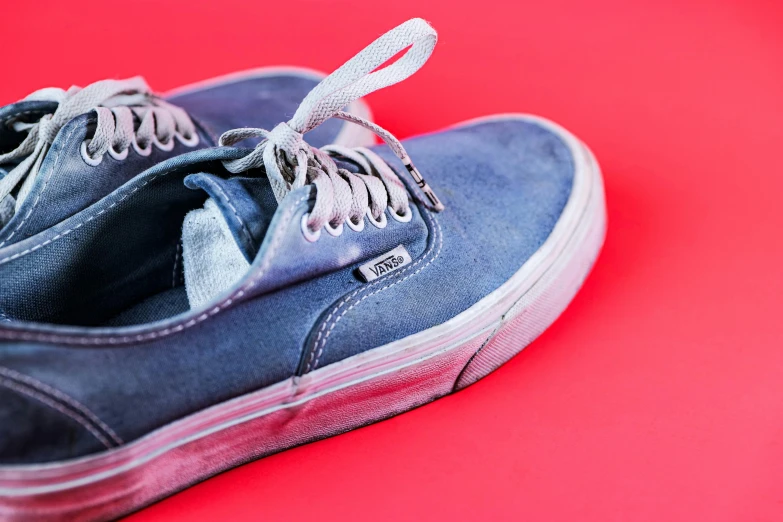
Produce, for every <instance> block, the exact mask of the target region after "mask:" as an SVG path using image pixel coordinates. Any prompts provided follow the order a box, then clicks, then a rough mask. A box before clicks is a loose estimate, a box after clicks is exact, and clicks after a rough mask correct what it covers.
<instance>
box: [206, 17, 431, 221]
mask: <svg viewBox="0 0 783 522" xmlns="http://www.w3.org/2000/svg"><path fill="white" fill-rule="evenodd" d="M436 42H437V33H436V32H435V30H434V29H433V28H432V27H431V26H430V25H429V24H428V23H427V22H425V21H424V20H422V19H420V18H414V19H412V20H408V21H407V22H405V23H403V24H401V25H399V26H397V27H395V28H394V29H392V30H391V31H389V32H387V33H385V34H384V35H382V36H380V37H379V38H378V39H377V40H375V41H374V42H372V43H371V44H370V45H369V46H367V47H366V48H365V49H364V50H362V51H361V52H360V53H359V54H357V55H356V56H354V57H353V58H351V59H350V60H348V61H347V62H346V63H345V64H343V65H342V66H341V67H340V68H339V69H337V70H336V71H335V72H333V73H332V74H330V75H329V76H328V77H326V78H325V79H324V80H323V81H322V82H321V83H319V84H318V85H317V86H316V87H315V88H313V90H312V91H310V93H309V94H308V95H307V96H306V97H305V99H304V100H303V101H302V103H301V104H300V105H299V108H298V109H297V111H296V113H295V114H294V116H293V118H291V120H289V121H288V122H284V123H280V124H278V125H277V126H276V127H275V128H274V129H272V130H271V131H268V130H265V129H255V128H243V129H234V130H231V131H228V132H226V133H224V134H223V135H222V136H221V137H220V144H221V145H231V144H234V143H237V142H239V141H241V140H243V139H246V138H252V137H261V138H263V140H262V141H261V142H260V143H259V144H258V145H257V146H256V148H255V149H254V150H253V151H252V152H250V153H249V154H248V155H247V156H244V157H242V158H239V159H237V160H232V161H226V162H224V165H225V167H226V169H227V170H228V171H230V172H233V173H239V172H244V171H246V170H250V169H253V168H260V167H264V168H265V170H266V173H267V176H268V178H269V181H270V184H271V185H272V190H273V192H274V194H275V197H276V198H277V201H278V202H280V201H282V199H283V198H285V196H286V195H287V194H288V193H289V192H290V191H292V190H294V189H297V188H300V187H302V186H304V185H305V184H313V185H315V186H316V191H317V193H316V198H315V204H314V205H313V209H312V210H311V211H310V215H309V217H308V219H307V226H308V228H309V229H310V230H311V231H319V230H320V229H321V227H322V226H324V225H325V224H327V223H328V224H329V225H330V226H332V227H338V226H339V225H341V224H343V223H344V222H345V221H346V220H348V219H350V220H351V222H352V223H354V224H358V222H359V221H361V219H363V217H364V215H365V214H367V213H369V214H371V216H372V217H373V218H374V219H376V220H378V219H379V218H380V217H381V214H382V213H383V212H384V211H385V210H386V207H387V206H388V207H391V209H392V211H394V212H396V213H397V214H398V215H404V214H407V212H408V210H409V202H408V197H407V192H406V190H405V187H404V185H403V183H402V181H401V180H400V179H399V178H398V177H397V175H396V174H395V172H394V171H393V170H392V169H391V167H389V166H388V165H387V164H386V162H385V161H383V159H381V158H380V157H379V156H378V155H377V154H375V153H374V152H372V151H371V150H369V149H365V148H361V147H359V148H355V149H348V148H345V147H340V146H336V145H330V146H326V147H323V148H321V149H317V148H314V147H311V146H310V145H308V144H307V142H306V141H305V140H304V138H303V134H305V133H306V132H308V131H310V130H312V129H314V128H316V127H317V126H318V125H320V124H321V123H323V122H324V121H326V120H327V119H329V118H332V117H335V118H340V119H342V120H345V121H348V122H351V123H355V124H357V125H361V126H362V127H365V128H367V129H369V130H371V131H372V132H374V133H375V134H376V135H378V136H379V137H380V138H381V139H382V140H383V141H384V142H386V144H387V145H388V146H389V147H390V148H391V150H392V151H394V153H395V154H396V155H397V157H398V158H399V159H400V160H401V161H402V163H403V165H405V168H406V169H407V170H408V172H409V173H410V175H411V176H412V177H413V179H414V181H415V182H416V184H417V185H418V186H419V188H420V189H421V190H422V192H423V193H424V194H425V195H426V197H427V199H428V200H429V202H430V204H431V208H432V209H433V210H435V211H441V210H443V208H444V207H443V204H442V203H441V202H440V200H439V199H438V197H437V196H436V195H435V192H434V191H433V190H432V188H431V187H430V186H429V185H428V184H427V182H426V181H424V178H423V177H422V176H421V174H420V173H419V171H418V169H416V167H415V166H414V165H413V162H412V161H411V159H410V157H409V156H408V153H407V152H406V151H405V148H404V147H403V146H402V144H401V143H400V142H399V140H398V139H397V138H395V137H394V136H393V135H392V134H391V133H390V132H389V131H387V130H385V129H383V128H382V127H380V126H378V125H376V124H374V123H372V122H369V121H367V120H365V119H363V118H360V117H358V116H355V115H353V114H348V113H346V112H343V111H342V108H343V107H345V106H347V105H349V104H350V103H351V102H353V101H355V100H357V99H359V98H361V97H362V96H365V95H367V94H369V93H371V92H373V91H376V90H378V89H382V88H384V87H388V86H390V85H394V84H395V83H398V82H400V81H402V80H404V79H406V78H408V77H409V76H411V75H412V74H413V73H415V72H416V71H418V70H419V69H420V68H421V67H422V66H423V65H424V63H425V62H426V61H427V59H428V58H429V57H430V55H431V54H432V51H433V49H434V47H435V43H436ZM406 49H407V50H406ZM403 50H406V51H405V53H404V54H403V55H401V56H400V57H399V58H398V59H397V60H395V61H394V62H392V63H390V64H388V65H386V66H385V67H382V68H381V66H382V65H384V64H385V63H386V62H387V61H389V60H390V59H391V58H393V57H394V56H396V55H397V54H398V53H400V52H401V51H403ZM335 156H337V157H343V158H345V159H348V160H350V161H352V162H353V163H354V164H356V165H357V166H359V167H360V168H361V169H362V170H363V171H364V173H359V174H356V173H352V172H349V171H348V170H346V169H343V168H339V167H338V166H337V164H336V163H335V162H334V160H333V159H332V157H335Z"/></svg>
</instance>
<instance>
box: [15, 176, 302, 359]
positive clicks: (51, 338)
mask: <svg viewBox="0 0 783 522" xmlns="http://www.w3.org/2000/svg"><path fill="white" fill-rule="evenodd" d="M156 177H157V176H156ZM154 179H155V178H152V179H150V180H149V181H150V182H151V181H152V180H154ZM145 184H146V183H145ZM142 186H144V185H142ZM139 188H141V187H139ZM136 190H138V189H136ZM134 192H135V191H134ZM129 195H130V194H128V196H129ZM125 197H127V196H125ZM308 198H309V196H303V197H301V198H300V199H299V200H298V201H296V202H294V203H293V204H292V205H291V208H290V210H289V211H288V213H287V214H286V216H285V217H284V218H283V220H282V221H283V223H282V224H281V226H280V227H278V231H277V235H276V236H275V238H274V239H273V240H272V244H271V245H270V247H269V254H268V255H267V259H266V262H265V264H264V265H262V267H261V268H260V269H259V271H258V273H257V274H256V275H254V276H253V277H251V278H250V279H249V280H248V281H247V283H245V284H244V285H243V286H242V287H241V288H239V289H237V291H236V292H234V293H233V294H231V295H230V296H228V297H227V298H226V299H225V300H224V301H223V302H221V303H218V304H217V305H216V306H215V307H214V308H212V309H210V310H208V311H206V312H204V313H203V314H201V315H199V316H198V317H195V318H193V319H190V320H188V321H186V322H183V323H179V324H177V325H175V326H169V327H167V328H164V329H163V330H159V331H153V332H146V333H141V334H136V335H123V336H119V337H113V336H112V337H101V336H94V337H84V336H82V337H67V336H64V335H57V334H40V333H36V332H14V331H11V330H0V338H5V339H18V340H22V341H42V342H55V343H65V344H80V345H85V346H89V345H97V344H103V343H108V344H110V345H117V344H128V343H132V342H139V341H149V340H152V339H157V338H160V337H165V336H167V335H171V334H173V333H176V332H181V331H182V330H185V329H187V328H190V327H192V326H195V325H197V324H199V323H201V322H202V321H204V320H206V319H208V318H209V317H211V316H213V315H215V314H216V313H218V312H220V311H221V310H224V309H225V308H227V307H229V306H231V304H232V303H233V302H234V301H236V300H237V299H241V298H242V297H244V295H245V294H246V293H247V292H248V291H250V290H251V289H252V288H253V286H254V285H255V284H256V283H257V282H258V280H259V279H261V277H263V276H264V274H265V273H266V270H267V269H268V268H269V263H270V260H271V259H272V258H273V257H274V254H275V252H276V251H277V249H278V248H279V247H280V243H281V242H282V238H283V236H284V233H285V229H286V228H287V227H288V224H289V223H290V221H291V216H292V215H293V213H294V211H295V210H296V208H297V206H298V205H299V204H301V203H302V202H304V201H306V200H307V199H308ZM123 199H124V198H123ZM120 201H122V200H120ZM117 203H119V201H118V202H117ZM117 203H115V205H116V204H117ZM112 206H113V205H112ZM109 208H111V207H109ZM107 210H108V209H107ZM93 217H96V216H93ZM83 224H84V223H82V225H83ZM79 226H81V225H79ZM76 228H78V227H74V230H75V229H76ZM58 237H59V236H58ZM54 239H55V238H52V239H51V240H49V241H46V242H44V243H51V242H52V240H54ZM41 246H43V244H42V245H41ZM38 248H40V246H39V247H38ZM18 255H20V254H17V256H18ZM3 261H4V260H0V263H2V262H3Z"/></svg>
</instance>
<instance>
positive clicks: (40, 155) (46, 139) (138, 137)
mask: <svg viewBox="0 0 783 522" xmlns="http://www.w3.org/2000/svg"><path fill="white" fill-rule="evenodd" d="M25 100H28V101H29V100H37V101H55V102H57V103H58V104H59V105H58V106H57V110H55V111H54V113H52V114H46V115H44V116H42V117H41V118H40V119H39V120H38V121H36V122H34V123H22V122H17V123H15V124H14V128H15V129H16V130H17V131H25V130H26V131H27V136H26V137H25V139H24V141H22V143H20V144H19V146H18V147H16V148H15V149H14V150H12V151H10V152H7V153H5V154H0V164H4V163H9V162H15V161H18V160H22V161H21V162H20V163H19V164H18V165H17V166H16V167H14V168H13V169H12V170H11V171H10V172H9V173H8V174H7V175H6V176H5V177H3V178H2V179H0V201H2V200H3V199H4V198H5V197H6V196H7V195H9V194H10V193H11V192H12V191H13V190H14V189H15V188H16V187H17V186H18V185H19V183H20V182H23V183H22V186H21V187H20V188H19V192H18V193H17V195H16V208H17V209H18V208H19V206H20V205H21V203H22V202H23V201H24V199H25V198H26V197H27V195H28V194H29V193H30V189H31V188H32V186H33V182H34V181H35V178H36V176H37V174H38V170H39V168H40V166H41V163H42V162H43V159H44V157H45V156H46V153H47V151H48V150H49V147H50V146H51V144H52V142H53V141H54V139H55V137H56V136H57V133H58V132H59V131H60V129H61V128H62V127H63V126H64V125H65V124H66V123H68V122H69V121H71V120H72V119H73V118H75V117H76V116H79V115H81V114H84V113H86V112H88V111H90V110H95V111H96V113H97V116H98V122H97V125H96V128H95V133H94V134H93V136H92V138H91V139H90V140H89V141H88V142H87V143H86V153H87V155H88V157H89V158H101V157H102V156H103V155H104V154H105V153H106V152H108V151H110V150H112V151H113V152H114V154H115V155H116V156H117V157H120V158H121V157H124V156H123V154H125V153H127V150H128V148H129V147H130V146H132V145H134V144H135V146H136V147H137V148H139V149H140V150H142V151H143V150H146V149H148V147H149V145H150V143H152V142H154V141H156V140H157V143H159V144H161V145H162V146H163V147H166V146H168V145H169V144H171V145H173V143H171V140H172V139H174V137H175V136H177V137H179V138H180V139H181V140H182V141H183V142H185V143H188V144H194V142H197V140H198V134H197V133H196V127H195V125H194V124H193V122H192V121H191V119H190V117H189V116H188V114H187V113H186V112H185V111H184V110H182V109H180V108H179V107H176V106H174V105H171V104H169V103H167V102H165V101H163V100H161V99H159V98H156V97H154V96H153V95H152V92H151V91H150V88H149V87H148V86H147V84H146V82H145V81H144V79H143V78H141V77H135V78H131V79H128V80H102V81H99V82H95V83H93V84H91V85H88V86H87V87H85V88H83V89H82V88H79V87H71V88H70V89H68V90H67V91H65V90H63V89H57V88H53V87H50V88H46V89H41V90H39V91H36V92H34V93H32V94H31V95H29V96H27V97H26V98H25ZM134 116H135V117H137V118H139V120H140V121H141V124H140V125H139V127H138V129H135V125H134Z"/></svg>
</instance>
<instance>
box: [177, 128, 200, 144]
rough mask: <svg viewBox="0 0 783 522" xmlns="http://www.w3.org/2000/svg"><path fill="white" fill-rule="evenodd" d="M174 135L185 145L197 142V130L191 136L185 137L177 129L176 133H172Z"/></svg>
mask: <svg viewBox="0 0 783 522" xmlns="http://www.w3.org/2000/svg"><path fill="white" fill-rule="evenodd" d="M174 136H176V137H177V139H178V140H179V142H180V143H181V144H183V145H185V146H186V147H195V146H196V145H198V142H199V138H198V132H194V133H193V136H191V137H190V138H187V137H185V136H184V135H183V134H182V133H180V132H179V131H177V133H176V134H174Z"/></svg>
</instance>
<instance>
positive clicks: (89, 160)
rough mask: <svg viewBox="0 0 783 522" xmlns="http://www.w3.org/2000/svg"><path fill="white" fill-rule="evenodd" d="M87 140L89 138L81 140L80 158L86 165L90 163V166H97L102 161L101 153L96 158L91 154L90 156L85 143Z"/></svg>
mask: <svg viewBox="0 0 783 522" xmlns="http://www.w3.org/2000/svg"><path fill="white" fill-rule="evenodd" d="M89 142H90V140H84V141H83V142H82V146H81V152H82V159H83V160H84V162H85V163H86V164H87V165H90V166H91V167H97V166H98V165H100V164H101V162H102V161H103V154H101V155H100V156H98V157H97V158H93V157H92V156H90V153H89V152H87V144H88V143H89Z"/></svg>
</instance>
